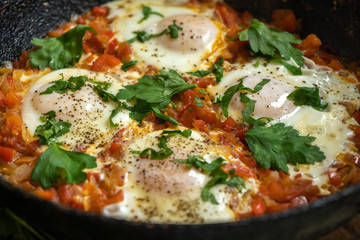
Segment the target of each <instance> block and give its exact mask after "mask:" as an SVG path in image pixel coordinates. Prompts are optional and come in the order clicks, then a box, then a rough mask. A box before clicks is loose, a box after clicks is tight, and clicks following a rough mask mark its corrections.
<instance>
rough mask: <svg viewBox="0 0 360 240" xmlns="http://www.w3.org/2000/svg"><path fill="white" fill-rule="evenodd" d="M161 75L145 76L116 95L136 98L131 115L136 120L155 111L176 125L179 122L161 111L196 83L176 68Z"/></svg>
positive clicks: (161, 117)
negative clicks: (191, 82)
mask: <svg viewBox="0 0 360 240" xmlns="http://www.w3.org/2000/svg"><path fill="white" fill-rule="evenodd" d="M159 73H160V75H153V76H144V77H142V78H141V79H139V82H138V83H137V84H134V85H127V86H125V89H121V90H120V91H119V93H118V94H117V95H116V98H118V99H124V100H127V101H132V100H135V101H136V104H135V106H134V107H133V108H132V109H131V113H130V117H131V118H132V119H134V120H136V121H139V122H141V120H142V119H143V118H144V117H146V116H147V115H149V114H150V113H151V112H153V113H154V114H155V115H156V116H157V117H158V118H160V119H163V120H165V121H168V122H170V123H172V124H174V125H178V122H177V121H176V120H175V119H174V118H172V117H170V116H168V115H166V114H163V113H161V111H163V110H165V108H166V107H167V106H168V105H169V103H170V102H171V98H172V96H174V95H175V94H178V93H180V92H183V91H185V90H187V89H191V88H195V87H196V84H187V83H186V82H185V81H184V79H183V78H182V77H181V76H180V75H179V74H178V73H177V72H176V71H174V70H172V69H170V70H169V71H163V70H160V71H159Z"/></svg>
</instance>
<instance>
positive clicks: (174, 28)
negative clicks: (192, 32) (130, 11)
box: [126, 22, 183, 43]
mask: <svg viewBox="0 0 360 240" xmlns="http://www.w3.org/2000/svg"><path fill="white" fill-rule="evenodd" d="M182 30H183V28H182V27H180V26H178V25H176V23H175V22H174V23H173V24H172V25H169V26H168V28H167V29H164V30H163V31H162V32H160V33H155V34H148V33H147V32H145V31H135V32H133V33H134V34H135V35H136V36H135V37H133V38H131V39H129V40H127V41H126V42H128V43H134V42H136V41H139V42H142V43H144V42H146V41H149V40H150V39H152V38H156V37H160V36H162V35H170V37H171V38H178V37H179V33H178V31H182Z"/></svg>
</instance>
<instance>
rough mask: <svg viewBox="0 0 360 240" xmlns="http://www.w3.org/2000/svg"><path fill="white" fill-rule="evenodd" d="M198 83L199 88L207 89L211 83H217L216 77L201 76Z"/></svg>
mask: <svg viewBox="0 0 360 240" xmlns="http://www.w3.org/2000/svg"><path fill="white" fill-rule="evenodd" d="M196 84H197V86H198V87H199V88H204V89H206V88H207V87H208V86H210V85H215V84H216V82H215V80H214V79H212V78H206V77H204V78H199V79H198V80H197V81H196Z"/></svg>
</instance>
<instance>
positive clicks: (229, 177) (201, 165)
mask: <svg viewBox="0 0 360 240" xmlns="http://www.w3.org/2000/svg"><path fill="white" fill-rule="evenodd" d="M224 161H225V159H223V158H221V157H219V158H217V159H216V160H214V161H212V162H211V163H207V162H206V161H205V160H204V159H203V158H202V157H201V156H198V155H188V158H187V159H174V160H173V162H179V163H185V164H186V165H187V168H188V169H191V167H195V168H196V169H202V170H203V171H205V172H209V173H210V174H209V176H210V177H212V178H211V180H210V181H209V182H207V183H206V185H205V187H204V188H203V189H202V190H201V199H202V200H203V201H210V202H211V203H212V204H219V203H218V202H217V200H216V198H215V195H214V194H213V193H211V192H210V189H211V188H212V187H214V186H215V185H218V184H226V185H228V186H230V187H233V188H237V189H238V190H240V188H241V187H245V182H244V180H243V179H242V178H241V177H239V176H234V175H233V174H231V173H230V172H229V174H228V173H226V172H225V171H224V170H222V169H221V167H222V166H224V165H225V164H224V163H223V162H224Z"/></svg>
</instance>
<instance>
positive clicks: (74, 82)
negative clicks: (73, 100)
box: [40, 75, 88, 95]
mask: <svg viewBox="0 0 360 240" xmlns="http://www.w3.org/2000/svg"><path fill="white" fill-rule="evenodd" d="M87 80H88V77H86V76H78V77H70V78H69V80H67V81H65V80H64V75H62V79H59V80H57V81H53V82H51V83H53V84H54V85H52V86H51V87H48V88H47V89H46V90H45V91H44V92H41V93H40V95H43V94H50V93H53V92H57V93H60V94H64V93H67V92H68V91H69V90H70V91H72V92H75V91H76V90H78V89H80V88H81V87H82V86H84V85H85V82H86V81H87Z"/></svg>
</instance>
